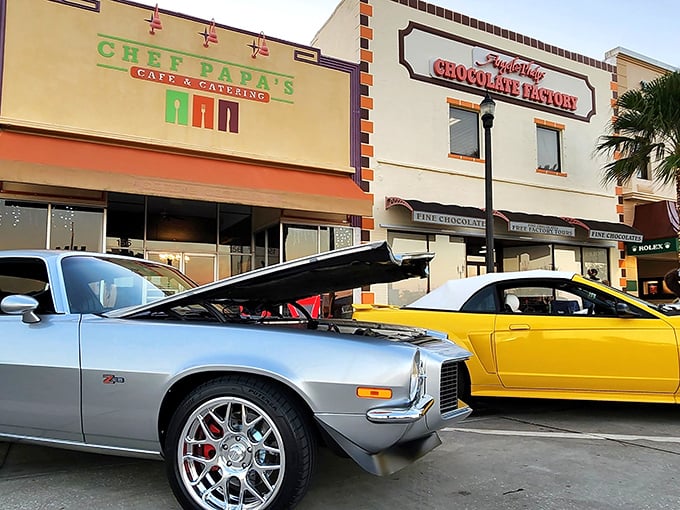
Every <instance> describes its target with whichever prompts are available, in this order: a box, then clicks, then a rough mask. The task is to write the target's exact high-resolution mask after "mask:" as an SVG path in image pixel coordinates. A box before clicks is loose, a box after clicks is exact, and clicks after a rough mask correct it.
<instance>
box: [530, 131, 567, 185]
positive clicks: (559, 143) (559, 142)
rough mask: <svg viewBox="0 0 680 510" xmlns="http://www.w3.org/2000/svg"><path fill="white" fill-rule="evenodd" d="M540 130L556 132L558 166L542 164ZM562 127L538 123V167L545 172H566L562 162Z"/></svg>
mask: <svg viewBox="0 0 680 510" xmlns="http://www.w3.org/2000/svg"><path fill="white" fill-rule="evenodd" d="M539 131H544V132H549V133H554V134H555V152H556V156H557V168H552V167H550V168H545V167H542V166H541V164H540V160H541V153H540V152H541V149H540V147H541V144H540V143H539ZM562 131H563V130H562V129H560V128H559V127H555V126H546V125H544V124H543V123H538V122H537V123H536V169H537V170H540V171H544V172H554V173H556V174H564V172H563V171H562V170H563V166H564V165H563V164H562ZM553 166H554V165H553Z"/></svg>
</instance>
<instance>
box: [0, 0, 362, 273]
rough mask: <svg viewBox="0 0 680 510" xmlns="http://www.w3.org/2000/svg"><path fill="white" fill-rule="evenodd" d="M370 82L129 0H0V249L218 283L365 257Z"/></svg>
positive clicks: (309, 53)
mask: <svg viewBox="0 0 680 510" xmlns="http://www.w3.org/2000/svg"><path fill="white" fill-rule="evenodd" d="M161 5H162V2H161ZM27 30H28V32H27ZM358 74H359V69H358V65H357V64H356V63H351V62H346V61H341V60H338V59H333V58H329V57H326V56H325V55H323V54H322V53H321V52H320V51H319V50H318V49H316V48H311V47H308V46H301V45H298V44H293V43H289V42H286V41H282V40H278V39H276V38H270V37H267V35H266V34H262V33H260V34H258V33H252V32H247V31H244V30H239V29H235V28H232V27H228V26H224V25H219V24H215V23H214V22H212V23H211V22H210V21H209V20H200V19H196V18H193V17H190V16H187V15H183V14H181V13H175V12H170V11H166V10H163V9H162V8H161V9H158V8H156V9H154V8H152V7H147V6H142V5H140V4H136V3H133V2H129V1H126V0H87V1H76V2H66V1H64V2H61V1H55V2H46V1H44V0H0V249H12V248H53V249H67V250H82V251H97V252H104V251H105V252H109V253H123V254H131V255H134V256H138V257H146V258H150V259H155V260H160V261H163V262H166V263H169V264H172V265H174V266H176V267H178V268H180V269H181V270H183V271H184V272H186V273H187V274H188V275H189V276H190V277H191V278H193V279H194V280H195V281H197V282H199V283H206V282H210V281H213V280H214V279H217V278H223V277H226V276H230V275H234V274H238V273H241V272H243V271H247V270H249V269H251V268H259V267H261V266H267V265H270V264H274V263H278V262H281V261H283V260H288V259H292V258H297V257H300V256H303V255H310V254H313V253H317V252H319V251H326V250H328V249H331V248H337V247H342V246H348V245H352V244H355V243H357V242H358V235H359V227H360V224H361V216H363V215H370V214H371V204H372V197H370V196H369V195H368V194H367V193H365V192H364V191H363V190H362V189H361V188H360V186H359V184H360V183H359V172H360V160H359V138H360V133H359V130H360V119H359V114H358V111H359V100H360V96H359V89H358ZM320 105H324V107H325V109H324V115H326V116H327V117H328V118H332V119H333V121H332V122H324V121H320V118H321V115H320Z"/></svg>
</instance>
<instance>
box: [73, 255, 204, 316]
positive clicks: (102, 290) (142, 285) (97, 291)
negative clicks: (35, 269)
mask: <svg viewBox="0 0 680 510" xmlns="http://www.w3.org/2000/svg"><path fill="white" fill-rule="evenodd" d="M61 267H62V271H63V273H64V284H65V286H66V296H67V298H68V302H69V307H70V310H71V312H72V313H102V312H106V311H109V310H115V309H118V308H126V307H129V306H137V305H143V304H147V303H150V302H152V301H156V300H158V299H161V298H164V297H166V296H170V295H172V294H177V293H178V292H183V291H185V290H188V289H192V288H194V287H196V284H195V283H194V282H192V281H191V280H189V279H188V278H187V277H186V276H184V275H183V274H182V273H180V272H179V271H177V270H176V269H174V268H172V267H170V266H165V265H162V264H155V263H152V262H149V261H146V260H134V259H122V258H115V257H93V256H77V257H65V258H64V259H63V260H62V262H61Z"/></svg>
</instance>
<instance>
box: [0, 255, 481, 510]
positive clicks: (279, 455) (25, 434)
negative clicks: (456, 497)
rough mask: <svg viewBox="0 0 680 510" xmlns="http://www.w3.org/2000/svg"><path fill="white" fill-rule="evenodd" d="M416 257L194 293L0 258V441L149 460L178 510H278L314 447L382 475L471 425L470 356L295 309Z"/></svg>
mask: <svg viewBox="0 0 680 510" xmlns="http://www.w3.org/2000/svg"><path fill="white" fill-rule="evenodd" d="M431 257H432V256H431V255H429V254H420V255H403V256H396V255H394V254H393V253H392V252H391V250H390V248H389V246H388V245H387V244H386V243H372V244H365V245H361V246H354V247H351V248H346V249H342V250H336V251H332V252H328V253H322V254H319V255H315V256H311V257H307V258H303V259H298V260H295V261H292V262H287V263H283V264H279V265H275V266H270V267H267V268H262V269H259V270H255V271H251V272H249V273H244V274H241V275H238V276H234V277H232V278H228V279H225V280H221V281H218V282H214V283H210V284H207V285H203V286H200V287H197V286H196V285H195V284H194V283H193V282H191V281H190V280H188V279H187V278H186V277H185V276H183V275H182V274H181V273H180V272H178V271H176V270H175V269H174V268H172V267H170V266H166V265H163V264H157V263H152V262H149V261H146V260H142V259H136V258H130V257H122V256H116V255H105V254H95V253H84V252H57V251H47V250H45V251H4V252H3V251H0V299H1V301H0V310H1V311H2V313H0V331H1V332H2V333H1V335H0V381H1V382H2V385H1V386H0V440H2V441H10V442H11V441H22V442H30V443H36V444H43V445H46V446H55V447H62V448H70V449H78V450H84V451H94V452H101V453H106V454H115V455H127V456H134V457H150V458H158V459H165V462H166V466H167V473H168V478H169V481H170V485H171V487H172V489H173V491H174V493H175V496H176V497H177V499H178V501H179V502H180V503H181V505H182V506H183V508H185V509H201V510H214V509H232V508H233V509H264V508H268V509H274V508H276V509H278V508H291V507H293V506H295V504H296V503H298V502H299V501H300V500H301V499H302V497H303V496H304V494H305V492H306V490H307V488H308V486H309V483H310V479H311V476H312V473H313V470H314V466H315V459H316V451H317V447H318V446H319V445H322V446H327V447H330V448H332V449H333V450H334V451H336V452H337V453H339V454H343V455H347V456H349V457H351V458H352V459H354V460H355V461H356V462H357V463H358V464H359V465H360V466H361V467H362V468H364V469H365V470H366V471H368V472H370V473H373V474H376V475H385V474H389V473H392V472H394V471H396V470H398V469H400V468H402V467H404V466H405V465H407V464H409V463H411V462H413V461H414V460H415V459H417V458H418V457H420V456H422V455H424V454H425V453H427V452H428V451H430V450H431V449H433V448H435V447H436V446H438V445H439V444H440V440H439V437H438V435H437V430H438V429H440V428H442V427H444V426H447V425H450V424H452V423H454V422H456V421H458V420H461V419H463V418H465V417H466V416H467V415H468V414H469V413H470V411H471V410H470V408H469V407H467V405H465V404H464V403H463V402H461V401H459V400H458V396H457V391H456V390H457V388H456V384H457V370H458V367H459V366H460V364H461V363H463V362H464V361H465V360H466V359H467V358H468V357H469V355H470V353H469V352H467V351H465V350H463V349H461V348H459V347H457V346H456V345H455V344H453V343H451V342H449V341H448V340H446V338H445V337H444V336H443V335H442V334H440V333H436V332H433V331H428V330H425V329H422V328H412V327H406V326H389V325H384V324H378V323H366V322H357V321H355V320H351V319H329V318H314V317H312V316H310V314H309V313H308V312H307V309H306V308H305V307H304V306H301V305H300V304H299V303H298V301H300V300H301V299H303V298H308V297H309V296H315V295H319V294H321V293H324V292H333V291H339V290H343V289H351V288H357V287H360V286H362V285H367V284H370V283H378V282H391V281H397V280H401V279H404V278H410V277H422V276H424V275H426V272H427V267H428V262H429V260H430V259H431ZM291 310H292V311H294V312H295V313H291Z"/></svg>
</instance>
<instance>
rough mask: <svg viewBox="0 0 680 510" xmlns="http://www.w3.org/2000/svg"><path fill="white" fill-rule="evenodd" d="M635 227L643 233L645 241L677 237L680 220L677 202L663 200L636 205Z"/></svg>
mask: <svg viewBox="0 0 680 510" xmlns="http://www.w3.org/2000/svg"><path fill="white" fill-rule="evenodd" d="M633 226H634V227H635V228H636V229H638V230H639V231H640V232H642V234H643V235H644V236H645V239H665V238H668V237H677V235H678V230H680V219H678V210H677V208H676V207H675V202H671V201H670V200H661V201H659V202H652V203H650V204H638V205H636V206H635V218H634V219H633Z"/></svg>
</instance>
